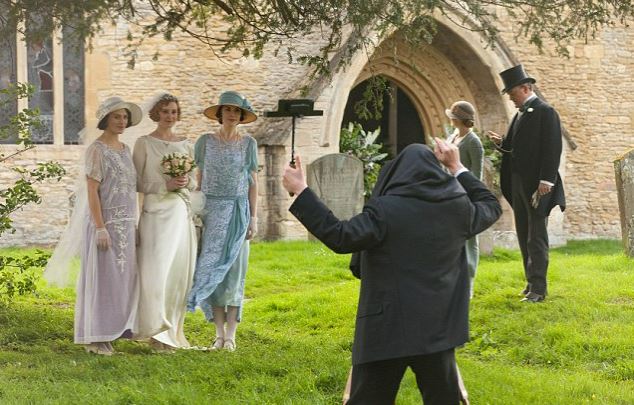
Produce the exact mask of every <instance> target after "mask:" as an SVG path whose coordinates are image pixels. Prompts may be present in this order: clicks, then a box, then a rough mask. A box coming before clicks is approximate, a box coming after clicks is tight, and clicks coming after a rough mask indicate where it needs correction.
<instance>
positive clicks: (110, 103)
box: [97, 97, 143, 127]
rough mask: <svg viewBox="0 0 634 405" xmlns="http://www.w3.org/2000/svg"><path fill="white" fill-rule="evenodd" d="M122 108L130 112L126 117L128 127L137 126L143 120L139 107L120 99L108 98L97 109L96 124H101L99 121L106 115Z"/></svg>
mask: <svg viewBox="0 0 634 405" xmlns="http://www.w3.org/2000/svg"><path fill="white" fill-rule="evenodd" d="M122 108H125V109H127V110H128V111H130V117H128V119H129V121H128V123H129V125H128V126H129V127H132V126H134V125H137V124H138V123H139V122H141V119H142V118H143V112H142V111H141V107H139V106H138V105H136V104H134V103H130V102H127V101H123V99H122V98H121V97H110V98H107V99H105V100H104V101H103V103H101V105H100V106H99V108H98V109H97V122H101V120H102V119H104V118H105V117H106V115H108V114H110V113H111V112H113V111H117V110H120V109H122Z"/></svg>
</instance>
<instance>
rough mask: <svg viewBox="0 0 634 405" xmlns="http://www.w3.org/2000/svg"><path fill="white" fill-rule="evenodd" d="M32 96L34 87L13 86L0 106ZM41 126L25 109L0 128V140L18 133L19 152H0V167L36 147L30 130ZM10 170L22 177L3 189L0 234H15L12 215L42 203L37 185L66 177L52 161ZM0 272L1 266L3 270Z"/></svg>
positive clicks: (36, 114) (1, 98) (0, 94)
mask: <svg viewBox="0 0 634 405" xmlns="http://www.w3.org/2000/svg"><path fill="white" fill-rule="evenodd" d="M32 94H33V86H32V85H31V84H24V83H16V84H10V85H9V86H8V87H7V88H5V89H1V90H0V107H1V106H3V105H6V104H8V103H11V102H15V101H16V100H18V99H21V98H28V97H30V96H31V95H32ZM39 125H40V120H39V111H38V110H37V109H35V110H32V109H28V108H26V109H23V110H22V111H19V112H18V114H17V115H15V116H13V117H11V119H10V120H9V123H8V124H6V125H4V126H0V139H6V138H12V137H14V136H15V134H17V140H18V141H17V144H18V149H17V151H15V152H13V153H12V154H10V155H5V154H4V153H3V151H2V150H0V164H1V165H2V166H5V165H8V164H9V162H10V159H11V158H13V157H15V156H17V155H20V154H22V153H24V152H26V151H27V150H30V149H33V148H35V145H33V143H32V142H31V138H30V131H31V129H32V128H35V127H39ZM10 170H12V171H13V172H15V173H17V174H18V176H19V178H18V180H17V181H16V182H15V183H14V184H13V186H10V187H6V188H5V186H4V185H2V186H0V235H2V234H3V233H4V232H7V231H8V232H15V229H14V228H13V226H12V223H13V221H12V219H11V217H10V215H11V214H12V213H14V212H15V211H17V210H20V209H22V208H23V207H24V206H26V205H28V204H31V203H35V204H39V203H40V202H41V198H40V196H39V195H38V193H37V191H36V190H35V185H36V184H38V183H41V182H43V181H45V180H48V179H55V180H57V181H59V180H61V178H62V176H64V175H65V174H66V171H65V170H64V168H63V167H62V166H61V165H60V164H59V163H56V162H50V161H49V162H41V163H37V165H36V167H35V168H31V169H26V168H24V167H20V166H12V167H10ZM1 269H2V267H0V270H1Z"/></svg>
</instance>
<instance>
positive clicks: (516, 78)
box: [500, 65, 536, 94]
mask: <svg viewBox="0 0 634 405" xmlns="http://www.w3.org/2000/svg"><path fill="white" fill-rule="evenodd" d="M500 77H501V78H502V81H503V82H504V89H503V90H502V94H504V93H506V92H508V91H509V90H511V89H512V88H513V87H515V86H519V85H520V84H524V83H535V82H536V80H535V79H533V78H532V77H530V76H529V75H527V74H526V71H524V67H523V66H522V65H517V66H513V67H512V68H510V69H506V70H505V71H504V72H502V73H500Z"/></svg>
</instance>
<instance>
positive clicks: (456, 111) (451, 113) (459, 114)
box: [445, 101, 475, 121]
mask: <svg viewBox="0 0 634 405" xmlns="http://www.w3.org/2000/svg"><path fill="white" fill-rule="evenodd" d="M445 114H446V115H447V117H449V118H453V119H456V120H471V121H474V120H475V108H473V105H472V104H471V103H470V102H468V101H456V102H455V103H453V104H452V105H451V107H449V108H447V109H446V110H445Z"/></svg>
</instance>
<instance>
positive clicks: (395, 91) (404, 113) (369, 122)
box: [341, 76, 426, 156]
mask: <svg viewBox="0 0 634 405" xmlns="http://www.w3.org/2000/svg"><path fill="white" fill-rule="evenodd" d="M382 78H383V79H385V81H386V84H387V90H386V91H384V92H383V100H382V101H383V102H382V110H381V111H380V117H378V118H375V117H370V118H361V117H360V116H359V115H358V114H357V111H356V110H357V108H356V106H357V105H358V104H359V103H360V102H361V101H362V100H363V99H364V94H366V92H367V90H368V86H370V85H371V84H370V80H371V79H366V80H364V81H362V82H361V83H359V84H357V85H356V86H355V87H354V88H353V89H352V90H351V91H350V94H349V96H348V102H347V104H346V107H345V110H344V113H343V120H342V122H341V124H342V128H343V127H346V126H347V125H348V123H350V122H358V123H359V124H361V126H362V127H363V129H364V130H366V131H374V130H376V129H377V128H379V129H380V130H381V132H380V135H379V137H378V139H377V141H376V142H377V143H381V144H383V148H384V150H385V151H388V152H390V153H391V155H392V156H395V155H396V154H397V153H399V152H400V151H401V150H403V148H405V147H406V146H407V145H409V144H412V143H423V144H424V143H426V141H425V129H424V124H423V122H422V120H421V117H420V116H419V114H418V111H417V109H416V106H415V105H414V102H413V101H412V99H411V98H410V96H409V95H408V94H407V92H406V91H405V90H404V89H403V88H401V87H400V86H399V85H398V83H397V82H395V81H394V80H390V79H389V78H387V77H384V76H382Z"/></svg>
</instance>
